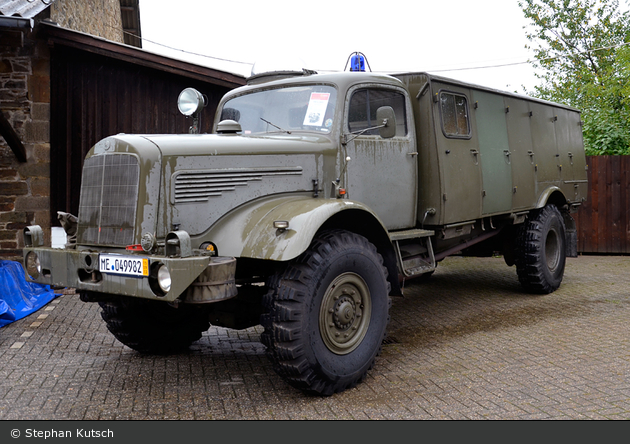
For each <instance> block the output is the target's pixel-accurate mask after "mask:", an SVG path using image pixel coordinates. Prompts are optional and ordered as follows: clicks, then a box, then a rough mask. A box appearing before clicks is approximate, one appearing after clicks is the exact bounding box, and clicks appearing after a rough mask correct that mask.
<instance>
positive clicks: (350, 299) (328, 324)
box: [319, 273, 372, 355]
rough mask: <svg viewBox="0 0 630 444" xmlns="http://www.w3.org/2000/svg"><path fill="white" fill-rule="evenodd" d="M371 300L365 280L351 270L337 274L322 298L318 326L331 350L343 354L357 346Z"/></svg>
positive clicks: (370, 310) (368, 320)
mask: <svg viewBox="0 0 630 444" xmlns="http://www.w3.org/2000/svg"><path fill="white" fill-rule="evenodd" d="M371 312H372V303H371V296H370V291H369V289H368V286H367V284H366V283H365V281H364V280H363V278H361V276H359V275H358V274H355V273H344V274H341V275H339V276H338V277H337V278H336V279H335V280H333V282H331V284H330V285H329V286H328V288H327V289H326V292H325V294H324V296H323V298H322V304H321V308H320V317H319V330H320V333H321V336H322V339H323V341H324V344H325V345H326V347H328V349H329V350H330V351H332V352H333V353H336V354H339V355H344V354H347V353H350V352H351V351H352V350H354V349H355V348H357V347H358V346H359V344H360V343H361V341H362V340H363V338H364V337H365V334H366V333H367V331H368V327H369V324H370V314H371Z"/></svg>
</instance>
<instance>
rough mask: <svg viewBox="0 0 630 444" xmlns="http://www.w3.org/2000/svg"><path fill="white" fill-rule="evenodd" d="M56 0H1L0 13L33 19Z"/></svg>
mask: <svg viewBox="0 0 630 444" xmlns="http://www.w3.org/2000/svg"><path fill="white" fill-rule="evenodd" d="M54 1H55V0H0V15H4V16H6V17H19V18H24V19H32V18H34V17H35V16H36V15H37V14H39V13H40V12H42V11H43V10H44V9H46V8H48V7H49V6H50V5H51V4H52V3H53V2H54Z"/></svg>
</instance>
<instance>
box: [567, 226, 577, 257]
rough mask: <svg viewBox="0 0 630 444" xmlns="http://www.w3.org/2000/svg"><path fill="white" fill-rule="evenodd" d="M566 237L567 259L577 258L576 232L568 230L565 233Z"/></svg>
mask: <svg viewBox="0 0 630 444" xmlns="http://www.w3.org/2000/svg"><path fill="white" fill-rule="evenodd" d="M565 236H566V256H567V257H577V255H578V251H577V230H569V229H567V230H566V231H565Z"/></svg>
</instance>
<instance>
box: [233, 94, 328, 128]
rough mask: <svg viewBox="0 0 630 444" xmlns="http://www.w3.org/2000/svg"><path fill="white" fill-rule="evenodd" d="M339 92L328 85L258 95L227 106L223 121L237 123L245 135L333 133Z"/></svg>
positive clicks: (244, 97)
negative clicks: (307, 132) (292, 132)
mask: <svg viewBox="0 0 630 444" xmlns="http://www.w3.org/2000/svg"><path fill="white" fill-rule="evenodd" d="M336 99H337V90H336V89H335V88H334V87H332V86H327V85H303V86H294V87H288V88H278V89H271V90H266V91H258V92H255V93H251V94H246V95H243V96H239V97H235V98H233V99H231V100H229V101H227V102H226V103H225V104H224V105H223V111H221V120H226V119H231V120H236V121H237V122H239V123H240V124H241V128H242V129H243V134H257V133H268V132H288V133H290V132H291V131H298V130H307V131H317V132H323V133H329V132H330V131H331V130H332V126H333V119H334V114H335V102H336Z"/></svg>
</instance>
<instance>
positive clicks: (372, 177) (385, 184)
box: [344, 85, 418, 230]
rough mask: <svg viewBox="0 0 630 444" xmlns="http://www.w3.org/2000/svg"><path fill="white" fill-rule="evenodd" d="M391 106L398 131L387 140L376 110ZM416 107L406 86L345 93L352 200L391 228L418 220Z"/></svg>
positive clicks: (345, 123)
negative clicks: (412, 103)
mask: <svg viewBox="0 0 630 444" xmlns="http://www.w3.org/2000/svg"><path fill="white" fill-rule="evenodd" d="M381 106H391V107H392V108H393V109H394V112H395V115H396V135H395V136H394V137H392V138H389V139H383V138H382V137H381V136H380V135H379V129H369V128H373V127H375V126H378V125H380V123H381V122H378V121H377V119H376V110H377V109H378V108H380V107H381ZM411 116H412V111H411V105H410V103H409V99H408V98H407V94H406V92H405V90H404V89H399V88H396V87H391V88H388V87H385V86H380V85H379V86H358V87H355V88H352V89H351V90H349V92H348V96H347V97H346V113H345V122H344V134H345V136H344V137H345V140H346V143H345V156H344V157H345V158H347V157H350V160H349V161H344V162H347V167H346V177H347V182H346V184H345V187H346V189H347V193H348V199H350V200H353V201H357V202H361V203H363V204H365V205H367V206H369V207H370V208H371V209H372V210H373V211H374V212H375V213H376V214H377V215H378V217H379V218H380V219H381V221H382V222H383V223H384V224H385V226H386V228H387V229H388V230H395V229H403V228H410V227H413V226H414V224H415V220H416V202H417V190H418V178H417V172H418V165H417V162H418V153H417V151H416V140H415V133H414V131H413V126H412V123H411V120H410V118H411Z"/></svg>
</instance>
